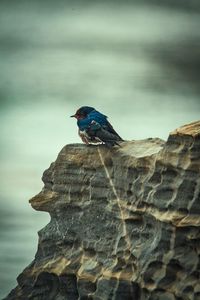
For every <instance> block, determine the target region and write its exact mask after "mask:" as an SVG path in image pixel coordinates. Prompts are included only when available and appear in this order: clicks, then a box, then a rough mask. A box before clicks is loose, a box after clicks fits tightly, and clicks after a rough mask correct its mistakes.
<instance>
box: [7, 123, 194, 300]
mask: <svg viewBox="0 0 200 300" xmlns="http://www.w3.org/2000/svg"><path fill="white" fill-rule="evenodd" d="M121 145H122V146H121V147H120V148H119V147H115V148H113V149H107V148H105V147H104V146H89V147H88V146H85V145H82V144H72V145H67V146H65V147H64V148H63V149H62V151H61V152H60V153H59V155H58V158H57V160H56V161H55V163H52V164H51V166H50V168H49V169H48V170H47V171H45V172H44V175H43V181H44V188H43V190H42V191H41V192H40V193H39V194H38V195H36V196H35V197H34V198H32V199H31V200H30V202H31V205H32V206H33V208H34V209H36V210H41V211H47V212H49V213H50V215H51V221H50V223H49V224H48V225H47V226H46V227H45V228H43V229H42V230H41V231H40V232H39V245H38V251H37V253H36V256H35V259H34V261H33V262H32V263H31V264H30V265H29V266H28V267H27V268H26V269H25V270H24V271H23V273H22V274H20V275H19V277H18V279H17V280H18V286H17V287H16V288H15V289H14V290H13V291H12V292H11V293H10V295H9V296H8V297H7V298H6V299H56V300H64V299H66V300H75V299H81V300H83V299H95V300H100V299H103V300H104V299H108V300H109V299H110V300H111V299H113V300H123V299H124V300H130V299H151V300H157V299H163V300H174V299H191V300H197V299H200V281H199V269H200V268H199V266H200V263H199V255H200V230H199V226H200V217H199V216H200V122H195V123H192V124H189V125H186V126H183V127H181V128H179V129H177V130H175V131H174V132H172V133H171V134H170V136H169V138H168V141H167V142H166V143H165V142H164V141H162V140H159V139H147V140H142V141H131V142H124V143H122V144H121Z"/></svg>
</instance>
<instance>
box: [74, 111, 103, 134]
mask: <svg viewBox="0 0 200 300" xmlns="http://www.w3.org/2000/svg"><path fill="white" fill-rule="evenodd" d="M92 121H96V122H97V123H99V124H100V125H101V126H103V125H104V126H106V125H107V124H108V121H107V117H106V116H105V115H103V114H102V113H100V112H98V111H96V110H93V111H91V112H90V113H89V114H88V115H87V116H86V118H84V119H81V120H78V121H77V125H78V127H79V129H80V130H81V131H83V130H87V129H88V128H89V127H90V125H91V122H92Z"/></svg>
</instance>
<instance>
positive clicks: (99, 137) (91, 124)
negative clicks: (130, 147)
mask: <svg viewBox="0 0 200 300" xmlns="http://www.w3.org/2000/svg"><path fill="white" fill-rule="evenodd" d="M71 117H74V118H76V119H77V125H78V128H79V131H78V133H79V136H80V137H81V139H82V141H83V142H84V143H85V144H87V145H88V144H105V145H107V146H114V145H119V144H118V142H119V141H123V139H122V138H121V137H120V136H119V135H118V134H117V132H116V131H115V130H114V129H113V127H112V125H111V124H110V123H109V122H108V120H107V116H105V115H103V114H102V113H100V112H98V111H97V110H96V109H95V108H94V107H90V106H82V107H81V108H79V109H78V110H77V112H76V113H75V115H72V116H71Z"/></svg>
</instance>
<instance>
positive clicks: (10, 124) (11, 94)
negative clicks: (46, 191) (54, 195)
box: [0, 1, 200, 296]
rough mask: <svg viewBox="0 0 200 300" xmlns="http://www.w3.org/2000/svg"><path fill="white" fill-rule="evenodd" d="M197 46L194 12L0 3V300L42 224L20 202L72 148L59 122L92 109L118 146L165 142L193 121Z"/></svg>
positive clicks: (72, 128) (199, 107)
mask: <svg viewBox="0 0 200 300" xmlns="http://www.w3.org/2000/svg"><path fill="white" fill-rule="evenodd" d="M116 3H117V4H116ZM199 41H200V32H199V14H198V12H197V11H195V10H193V11H187V10H183V9H181V8H176V9H175V8H173V9H171V8H170V6H160V7H159V6H156V5H150V4H148V5H147V4H144V3H143V4H140V5H139V4H137V5H136V4H134V2H133V4H131V3H129V4H125V2H123V1H121V2H120V1H118V2H115V3H114V2H113V3H112V2H109V4H108V3H107V4H105V3H103V2H99V3H98V2H93V3H90V2H84V3H82V2H81V1H80V2H79V4H73V5H72V4H69V3H68V4H64V2H61V1H58V2H56V4H55V5H54V4H53V2H49V4H47V2H45V5H44V4H43V5H42V4H41V3H39V2H37V1H35V2H32V1H25V2H22V1H18V2H16V3H15V4H13V3H12V5H11V4H10V5H9V3H8V1H2V2H1V4H0V103H1V111H0V115H1V141H0V143H1V144H0V146H1V152H0V154H1V171H0V172H1V182H0V195H1V202H0V242H1V244H0V249H1V252H0V296H5V294H6V293H7V292H8V291H9V290H10V289H11V288H12V287H14V285H15V284H16V281H15V278H16V276H17V275H18V274H19V273H20V272H21V271H22V270H23V268H24V267H25V266H26V265H27V264H28V263H29V262H30V261H31V260H32V259H33V258H34V253H35V252H36V247H37V231H38V230H39V229H41V228H42V227H43V226H44V225H45V224H47V222H48V221H49V217H48V215H47V214H45V213H39V212H34V211H33V209H32V208H31V207H30V205H29V204H28V199H30V198H31V197H32V196H34V195H35V194H36V193H38V192H39V191H40V190H41V188H42V186H43V184H42V182H41V180H40V178H41V176H42V173H43V171H44V170H45V169H46V168H47V167H48V166H49V164H50V163H51V162H52V161H54V160H55V159H56V156H57V154H58V152H59V151H60V150H61V148H62V147H63V146H64V145H65V144H67V143H71V142H79V138H78V136H77V128H76V124H75V121H74V120H72V119H70V118H69V117H68V116H69V115H71V114H72V113H74V111H75V110H76V109H77V108H78V107H79V106H81V105H91V106H95V107H96V108H97V109H99V110H102V111H103V112H104V113H105V114H107V115H108V116H109V117H110V121H111V123H112V124H113V125H114V128H115V129H116V130H117V131H118V132H119V134H120V135H121V136H122V137H123V138H124V139H142V138H147V137H160V138H163V139H167V136H168V133H169V132H170V131H171V130H173V129H175V128H176V127H178V126H180V125H183V124H185V123H188V122H191V121H194V120H197V119H199V116H200V114H199V112H200V101H199V92H200V85H199V66H200V56H199V54H200V51H199V50H200V42H199Z"/></svg>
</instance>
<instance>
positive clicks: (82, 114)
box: [71, 106, 95, 120]
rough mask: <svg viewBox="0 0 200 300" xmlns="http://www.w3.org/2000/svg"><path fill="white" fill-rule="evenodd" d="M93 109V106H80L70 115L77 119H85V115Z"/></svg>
mask: <svg viewBox="0 0 200 300" xmlns="http://www.w3.org/2000/svg"><path fill="white" fill-rule="evenodd" d="M93 110H95V109H94V107H90V106H82V107H81V108H79V109H78V110H77V111H76V113H75V115H72V116H71V117H74V118H76V119H77V120H81V119H85V118H87V115H88V114H89V113H91V111H93Z"/></svg>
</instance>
